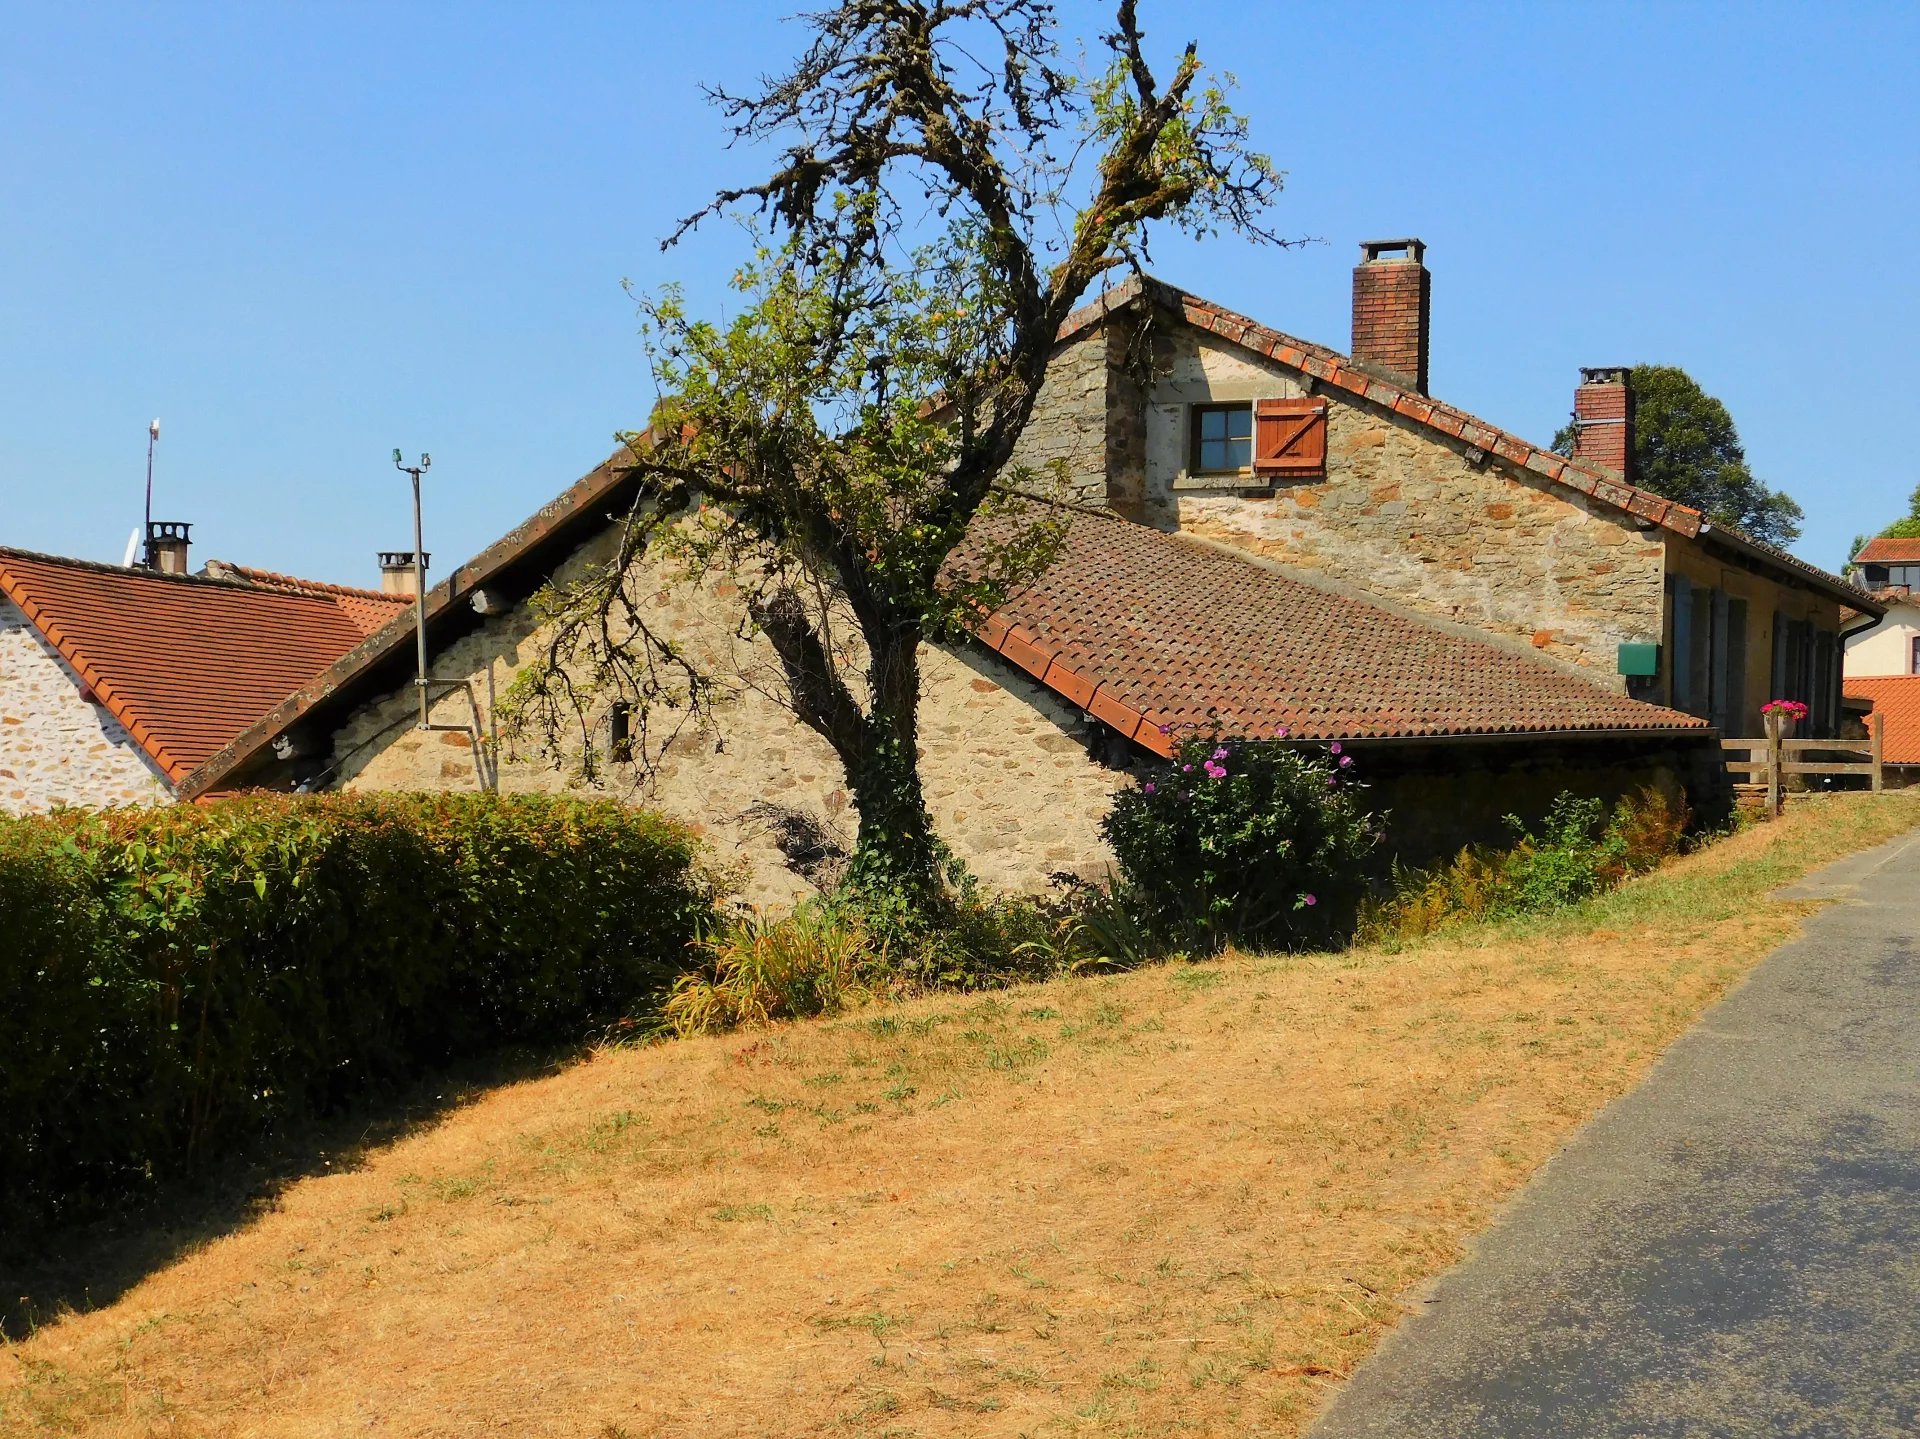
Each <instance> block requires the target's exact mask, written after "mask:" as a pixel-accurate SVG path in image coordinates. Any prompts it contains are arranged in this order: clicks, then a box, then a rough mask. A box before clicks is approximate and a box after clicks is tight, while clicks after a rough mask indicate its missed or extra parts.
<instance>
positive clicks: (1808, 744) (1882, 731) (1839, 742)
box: [1720, 714, 1887, 814]
mask: <svg viewBox="0 0 1920 1439" xmlns="http://www.w3.org/2000/svg"><path fill="white" fill-rule="evenodd" d="M1766 721H1767V732H1766V735H1765V736H1764V737H1763V738H1761V739H1724V740H1721V741H1720V747H1721V748H1722V749H1724V750H1726V751H1727V752H1728V754H1727V771H1728V773H1730V774H1736V775H1752V776H1757V777H1758V782H1759V783H1764V784H1765V786H1766V790H1767V811H1768V813H1770V814H1778V813H1780V806H1781V804H1782V802H1783V800H1784V796H1785V793H1786V782H1785V781H1786V776H1788V775H1790V774H1858V775H1865V776H1867V778H1868V779H1869V780H1870V781H1871V782H1872V786H1873V789H1874V792H1875V793H1876V794H1877V793H1879V791H1880V788H1881V784H1882V771H1883V769H1884V764H1883V762H1882V755H1883V754H1884V752H1885V739H1886V725H1887V722H1886V717H1885V716H1884V715H1878V714H1875V715H1870V716H1868V719H1867V738H1866V739H1864V740H1844V739H1787V738H1786V737H1785V732H1786V720H1785V718H1784V717H1783V716H1781V715H1777V714H1773V715H1768V716H1767V717H1766ZM1735 753H1744V754H1745V755H1746V756H1747V757H1746V758H1745V759H1744V760H1736V759H1734V758H1733V755H1734V754H1735ZM1815 754H1822V755H1828V754H1850V755H1865V756H1866V758H1865V759H1863V760H1846V761H1842V760H1816V759H1807V758H1795V756H1807V755H1815Z"/></svg>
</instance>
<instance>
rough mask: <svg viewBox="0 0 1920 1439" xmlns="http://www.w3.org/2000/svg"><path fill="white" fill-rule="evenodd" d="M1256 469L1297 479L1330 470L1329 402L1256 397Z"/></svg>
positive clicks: (1318, 474) (1254, 411)
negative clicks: (1259, 398)
mask: <svg viewBox="0 0 1920 1439" xmlns="http://www.w3.org/2000/svg"><path fill="white" fill-rule="evenodd" d="M1253 472H1254V473H1255V474H1256V475H1284V476H1288V477H1290V478H1294V479H1304V478H1314V477H1318V476H1321V475H1324V474H1326V472H1327V402H1326V401H1325V400H1312V399H1307V400H1255V401H1254V402H1253Z"/></svg>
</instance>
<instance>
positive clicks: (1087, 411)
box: [1013, 327, 1112, 505]
mask: <svg viewBox="0 0 1920 1439" xmlns="http://www.w3.org/2000/svg"><path fill="white" fill-rule="evenodd" d="M1108 343H1109V342H1108V337H1107V332H1106V328H1105V327H1097V328H1095V329H1093V330H1091V331H1089V332H1088V333H1087V334H1085V335H1083V336H1081V337H1080V338H1079V339H1076V340H1073V341H1071V342H1070V343H1068V344H1065V345H1062V346H1061V347H1060V348H1059V349H1058V350H1056V351H1055V352H1054V356H1053V359H1052V360H1051V361H1050V362H1049V364H1048V366H1047V378H1046V380H1045V381H1044V382H1043V383H1042V384H1041V386H1040V393H1039V395H1038V396H1036V397H1035V399H1034V402H1033V416H1032V418H1031V420H1030V421H1029V422H1028V424H1027V428H1026V430H1025V431H1024V432H1023V433H1022V434H1021V436H1020V439H1019V441H1018V443H1017V444H1015V446H1014V450H1013V463H1014V465H1016V466H1019V465H1026V466H1030V467H1031V468H1033V469H1035V470H1042V469H1046V468H1047V467H1048V466H1051V465H1055V464H1063V465H1064V467H1065V471H1066V486H1067V493H1068V497H1070V498H1071V499H1074V500H1077V501H1079V502H1081V503H1083V504H1096V505H1098V504H1105V503H1106V499H1107V423H1108V410H1109V407H1108V404H1107V387H1108V384H1109V374H1110V372H1111V369H1112V367H1111V366H1110V365H1109V364H1108ZM1043 483H1044V484H1045V487H1046V488H1048V489H1051V482H1050V481H1046V482H1043Z"/></svg>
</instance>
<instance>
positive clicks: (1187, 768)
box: [1180, 764, 1193, 774]
mask: <svg viewBox="0 0 1920 1439" xmlns="http://www.w3.org/2000/svg"><path fill="white" fill-rule="evenodd" d="M1180 773H1181V774H1192V773H1193V766H1192V765H1190V764H1183V765H1181V766H1180Z"/></svg>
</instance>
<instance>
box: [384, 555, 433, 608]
mask: <svg viewBox="0 0 1920 1439" xmlns="http://www.w3.org/2000/svg"><path fill="white" fill-rule="evenodd" d="M432 563H433V556H432V555H422V556H420V568H421V569H425V568H427V566H428V565H430V564H432ZM413 580H414V574H413V551H412V550H382V551H380V593H381V594H383V595H396V596H400V597H403V598H406V599H412V598H413V597H414V595H415V594H417V593H418V591H417V590H416V589H415V587H414V583H413Z"/></svg>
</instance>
